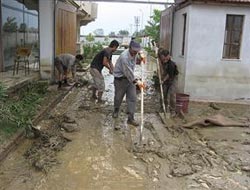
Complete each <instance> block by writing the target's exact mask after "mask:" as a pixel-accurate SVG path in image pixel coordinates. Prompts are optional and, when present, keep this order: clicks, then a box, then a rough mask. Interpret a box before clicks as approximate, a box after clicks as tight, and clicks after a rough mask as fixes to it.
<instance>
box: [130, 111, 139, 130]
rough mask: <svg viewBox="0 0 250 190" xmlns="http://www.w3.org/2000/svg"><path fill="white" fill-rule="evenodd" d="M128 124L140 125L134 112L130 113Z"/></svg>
mask: <svg viewBox="0 0 250 190" xmlns="http://www.w3.org/2000/svg"><path fill="white" fill-rule="evenodd" d="M127 124H129V125H133V126H135V127H137V126H139V123H138V122H137V121H136V120H135V119H134V114H132V113H128V120H127Z"/></svg>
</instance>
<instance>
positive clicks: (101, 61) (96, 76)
mask: <svg viewBox="0 0 250 190" xmlns="http://www.w3.org/2000/svg"><path fill="white" fill-rule="evenodd" d="M118 47H119V43H118V41H116V40H113V41H111V42H110V44H109V47H107V48H104V49H103V50H102V51H100V52H99V53H97V54H96V56H95V57H94V59H93V61H92V62H91V65H90V74H91V76H92V78H93V81H94V84H93V86H92V93H93V94H92V98H93V99H97V100H98V103H102V102H103V100H102V95H103V91H104V90H105V83H104V77H103V75H102V69H103V67H106V68H107V69H109V73H110V74H112V73H113V64H112V53H113V52H114V51H116V49H117V48H118Z"/></svg>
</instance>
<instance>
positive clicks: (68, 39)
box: [55, 1, 77, 55]
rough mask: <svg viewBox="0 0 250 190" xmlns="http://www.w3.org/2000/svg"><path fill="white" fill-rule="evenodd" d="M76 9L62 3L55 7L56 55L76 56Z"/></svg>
mask: <svg viewBox="0 0 250 190" xmlns="http://www.w3.org/2000/svg"><path fill="white" fill-rule="evenodd" d="M76 30H77V29H76V8H75V7H73V6H71V5H69V4H65V3H62V2H60V1H59V2H58V3H57V7H56V29H55V39H56V55H58V54H61V53H70V54H73V55H75V54H76V33H77V32H76Z"/></svg>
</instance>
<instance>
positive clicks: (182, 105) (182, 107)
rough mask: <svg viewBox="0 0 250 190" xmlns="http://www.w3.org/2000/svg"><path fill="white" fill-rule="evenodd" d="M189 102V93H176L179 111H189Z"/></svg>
mask: <svg viewBox="0 0 250 190" xmlns="http://www.w3.org/2000/svg"><path fill="white" fill-rule="evenodd" d="M188 103H189V95H188V94H181V93H177V94H176V111H177V113H179V112H180V111H182V112H183V113H188Z"/></svg>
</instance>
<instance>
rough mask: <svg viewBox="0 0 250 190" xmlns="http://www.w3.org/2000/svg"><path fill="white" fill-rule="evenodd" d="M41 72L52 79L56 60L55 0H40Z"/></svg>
mask: <svg viewBox="0 0 250 190" xmlns="http://www.w3.org/2000/svg"><path fill="white" fill-rule="evenodd" d="M39 19H40V20H39V21H40V25H39V27H40V73H41V78H42V79H52V76H53V70H54V69H53V60H54V1H47V0H46V1H44V0H39Z"/></svg>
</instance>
